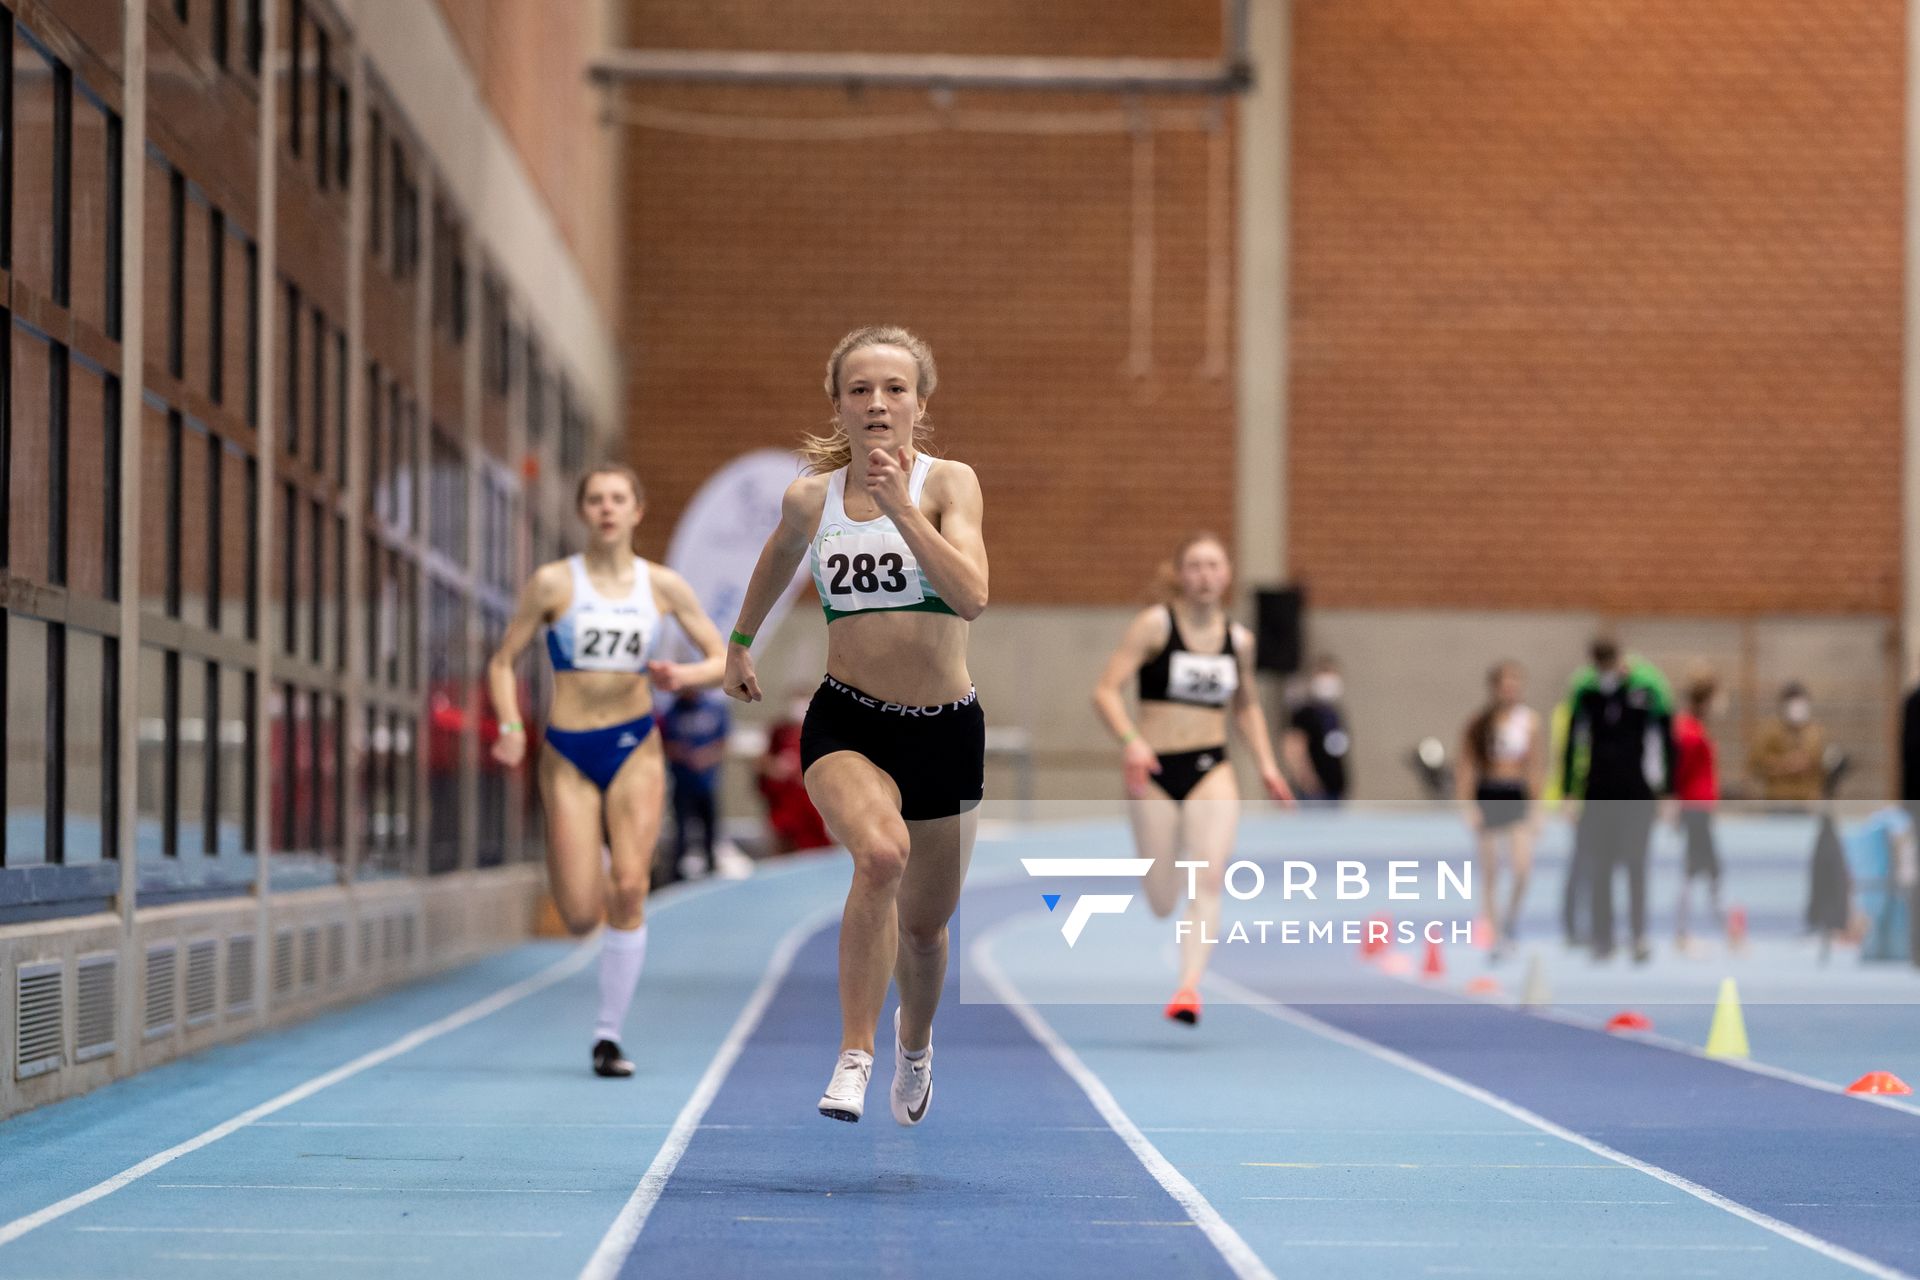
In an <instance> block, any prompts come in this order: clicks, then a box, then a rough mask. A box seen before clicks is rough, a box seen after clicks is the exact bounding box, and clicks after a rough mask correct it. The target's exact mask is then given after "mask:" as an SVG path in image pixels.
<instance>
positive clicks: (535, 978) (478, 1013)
mask: <svg viewBox="0 0 1920 1280" xmlns="http://www.w3.org/2000/svg"><path fill="white" fill-rule="evenodd" d="M593 956H594V948H593V946H592V944H583V945H581V946H578V947H575V948H574V949H573V950H572V951H570V952H568V953H567V955H566V957H565V958H564V959H562V960H561V961H560V962H559V963H557V964H552V965H549V966H548V967H547V968H545V969H543V970H541V971H540V972H539V973H536V974H534V975H532V976H531V977H527V978H522V979H521V980H520V981H518V982H516V983H514V984H513V985H511V986H508V987H503V988H501V989H500V990H498V991H496V992H494V993H493V994H492V995H490V996H487V997H486V998H485V999H482V1000H476V1001H474V1002H473V1003H472V1004H470V1005H468V1006H467V1007H466V1008H464V1009H460V1010H457V1011H455V1012H453V1013H450V1014H448V1015H447V1016H446V1017H444V1018H440V1019H438V1020H436V1021H434V1022H429V1023H428V1024H427V1025H426V1026H424V1027H420V1028H418V1029H416V1030H413V1031H410V1032H408V1033H407V1034H406V1035H404V1036H401V1037H400V1038H399V1039H398V1040H395V1041H394V1042H393V1043H391V1044H389V1045H387V1046H386V1047H385V1048H381V1049H375V1050H374V1051H373V1052H371V1053H363V1054H361V1055H360V1056H359V1057H357V1058H355V1059H354V1060H353V1061H351V1062H349V1063H346V1064H344V1065H343V1066H338V1067H335V1068H334V1069H333V1070H331V1071H328V1072H324V1073H322V1074H320V1075H317V1076H315V1077H313V1079H311V1080H308V1081H307V1082H306V1083H305V1084H300V1085H295V1086H294V1087H293V1088H291V1089H289V1090H287V1091H286V1092H285V1093H282V1094H280V1095H279V1096H278V1097H275V1098H270V1099H268V1100H267V1101H265V1102H263V1103H261V1104H260V1105H259V1106H257V1107H249V1108H248V1109H247V1110H245V1111H242V1112H241V1113H240V1114H239V1115H237V1116H235V1117H233V1118H232V1119H231V1120H227V1121H224V1122H222V1123H220V1124H217V1125H215V1126H214V1127H213V1128H211V1129H208V1130H207V1131H206V1132H205V1133H202V1134H200V1135H198V1136H197V1137H192V1138H188V1139H187V1140H186V1141H185V1142H182V1143H178V1144H176V1145H174V1146H171V1147H168V1148H167V1149H166V1150H165V1151H162V1152H160V1153H158V1154H157V1155H151V1156H148V1157H147V1158H146V1159H145V1160H142V1161H141V1162H140V1163H139V1164H136V1165H134V1166H132V1167H131V1168H128V1169H123V1170H121V1171H120V1172H119V1173H116V1174H114V1175H113V1176H112V1177H111V1178H108V1179H106V1180H105V1181H103V1182H97V1183H95V1184H94V1185H93V1186H91V1187H88V1188H87V1189H86V1190H85V1191H78V1192H75V1193H74V1194H73V1195H70V1196H68V1197H67V1198H66V1199H64V1200H60V1201H56V1202H55V1203H53V1204H50V1205H48V1206H47V1207H46V1208H44V1209H38V1210H35V1211H34V1212H32V1213H29V1214H27V1215H26V1216H25V1217H21V1218H15V1219H14V1220H13V1221H12V1222H9V1223H7V1224H6V1225H5V1226H3V1227H0V1245H6V1244H11V1243H12V1242H13V1241H15V1240H18V1239H19V1238H20V1237H21V1236H24V1235H26V1234H27V1232H29V1231H32V1230H34V1229H35V1228H38V1227H44V1226H46V1225H47V1223H49V1222H52V1221H54V1220H55V1219H56V1218H63V1217H65V1216H66V1215H67V1214H69V1213H72V1212H73V1211H74V1210H75V1209H79V1208H83V1207H84V1206H86V1205H89V1204H92V1203H93V1202H94V1201H95V1200H99V1199H101V1198H102V1197H104V1196H110V1195H112V1194H113V1193H114V1192H116V1191H118V1190H120V1188H122V1187H124V1186H126V1185H127V1184H128V1183H131V1182H135V1181H138V1180H139V1179H141V1178H144V1177H146V1176H147V1175H148V1174H150V1173H152V1172H154V1171H155V1170H156V1169H164V1168H166V1167H167V1166H168V1165H170V1164H172V1163H173V1162H174V1161H175V1160H178V1159H179V1158H180V1157H181V1156H184V1155H191V1154H192V1153H193V1152H195V1151H198V1150H200V1148H202V1147H205V1146H209V1145H211V1144H212V1143H215V1142H218V1141H220V1139H222V1138H224V1137H226V1136H228V1135H229V1134H232V1133H237V1132H239V1131H240V1130H241V1129H244V1128H246V1127H247V1126H248V1125H250V1124H252V1123H254V1122H255V1121H256V1120H260V1119H263V1118H264V1117H266V1116H270V1115H272V1114H273V1113H274V1112H276V1111H282V1110H285V1109H286V1108H287V1107H290V1106H292V1105H293V1104H294V1103H296V1102H303V1101H305V1100H306V1099H308V1098H311V1097H312V1096H313V1095H314V1094H316V1093H319V1092H320V1091H321V1090H322V1089H326V1088H329V1087H331V1086H333V1085H336V1084H339V1083H340V1082H341V1081H342V1080H348V1079H351V1078H353V1077H354V1076H357V1075H359V1074H360V1073H361V1072H363V1071H366V1070H368V1069H369V1068H372V1067H377V1066H379V1065H380V1064H381V1063H383V1062H389V1061H391V1060H392V1059H394V1058H397V1057H399V1056H400V1055H401V1054H403V1053H407V1052H410V1051H412V1050H414V1049H417V1048H419V1047H420V1046H421V1045H423V1044H426V1043H427V1042H428V1041H430V1040H437V1039H438V1038H440V1037H441V1036H443V1035H446V1034H447V1033H448V1032H449V1031H458V1030H459V1029H460V1028H461V1027H464V1026H466V1025H467V1024H469V1023H472V1022H477V1021H479V1020H480V1019H481V1018H484V1017H486V1016H487V1015H488V1014H491V1013H498V1012H499V1011H500V1010H502V1009H504V1008H506V1007H507V1006H508V1005H510V1004H513V1003H514V1002H516V1001H519V1000H524V999H526V998H527V997H528V996H530V995H533V994H534V993H535V992H539V991H544V990H546V989H547V988H548V987H551V986H553V985H554V984H555V983H557V982H562V981H564V980H565V979H567V978H570V977H572V976H573V975H574V974H576V973H578V972H579V971H580V970H581V969H583V968H585V967H586V964H587V961H589V960H591V959H592V958H593Z"/></svg>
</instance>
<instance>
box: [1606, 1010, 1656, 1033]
mask: <svg viewBox="0 0 1920 1280" xmlns="http://www.w3.org/2000/svg"><path fill="white" fill-rule="evenodd" d="M1607 1030H1609V1031H1651V1030H1653V1019H1652V1018H1649V1017H1648V1016H1647V1015H1646V1014H1644V1013H1640V1012H1638V1011H1636V1010H1633V1009H1626V1010H1623V1011H1621V1012H1619V1013H1616V1014H1614V1015H1613V1016H1612V1017H1611V1018H1608V1019H1607Z"/></svg>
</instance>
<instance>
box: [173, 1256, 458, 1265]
mask: <svg viewBox="0 0 1920 1280" xmlns="http://www.w3.org/2000/svg"><path fill="white" fill-rule="evenodd" d="M153 1256H154V1257H156V1258H165V1259H167V1260H168V1261H169V1262H372V1263H379V1264H382V1265H389V1266H390V1265H392V1264H393V1263H396V1262H432V1261H433V1259H432V1258H431V1257H428V1256H425V1255H420V1256H416V1257H411V1258H397V1257H394V1256H393V1255H392V1254H381V1253H156V1254H154V1255H153Z"/></svg>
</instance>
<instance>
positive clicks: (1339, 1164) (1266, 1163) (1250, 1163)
mask: <svg viewBox="0 0 1920 1280" xmlns="http://www.w3.org/2000/svg"><path fill="white" fill-rule="evenodd" d="M1240 1163H1241V1165H1242V1166H1244V1167H1245V1168H1248V1169H1605V1170H1606V1171H1607V1172H1609V1173H1627V1172H1631V1171H1630V1170H1627V1169H1623V1168H1622V1167H1621V1166H1619V1165H1617V1164H1551V1163H1540V1164H1467V1163H1461V1164H1454V1163H1422V1164H1414V1163H1410V1162H1408V1161H1404V1160H1242V1161H1241V1162H1240Z"/></svg>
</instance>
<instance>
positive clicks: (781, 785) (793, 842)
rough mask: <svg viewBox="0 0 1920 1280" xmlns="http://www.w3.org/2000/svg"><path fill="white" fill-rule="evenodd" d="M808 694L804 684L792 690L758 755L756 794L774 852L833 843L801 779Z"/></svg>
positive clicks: (810, 694) (814, 847)
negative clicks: (802, 733) (764, 811)
mask: <svg viewBox="0 0 1920 1280" xmlns="http://www.w3.org/2000/svg"><path fill="white" fill-rule="evenodd" d="M811 696H812V691H811V690H808V689H804V688H803V689H800V690H797V691H796V692H795V693H794V694H793V697H792V700H791V701H790V703H789V704H788V708H787V716H786V718H785V719H784V720H781V721H779V722H777V723H776V724H774V725H773V726H772V727H771V728H770V729H768V731H767V750H766V753H765V754H764V755H762V756H761V757H760V777H759V779H758V782H759V787H760V798H761V799H762V800H764V801H766V805H767V826H768V829H769V830H770V832H771V836H772V851H773V852H774V853H793V852H795V851H796V850H800V849H824V848H826V847H827V846H829V845H831V844H832V843H833V837H832V836H831V835H829V834H827V824H826V823H825V822H824V821H822V820H821V817H820V811H819V810H818V809H815V808H814V807H813V801H812V800H811V799H810V798H808V796H807V786H806V783H805V782H804V781H802V779H801V772H802V770H801V768H800V724H801V722H802V721H804V720H805V719H806V718H807V704H808V700H809V699H810V698H811Z"/></svg>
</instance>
